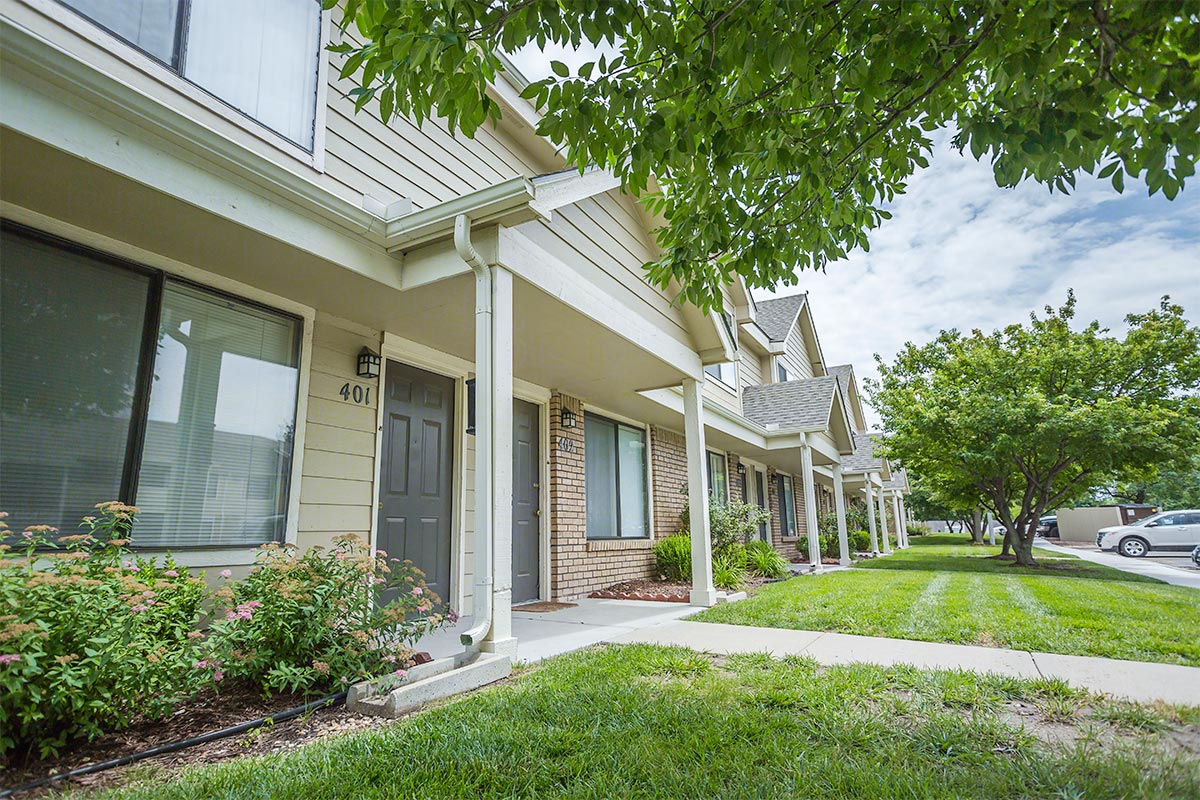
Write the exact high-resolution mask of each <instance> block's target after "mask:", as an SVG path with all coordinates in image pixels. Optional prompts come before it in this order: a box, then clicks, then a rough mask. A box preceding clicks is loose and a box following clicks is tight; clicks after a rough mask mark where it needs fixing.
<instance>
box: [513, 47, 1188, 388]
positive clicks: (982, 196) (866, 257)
mask: <svg viewBox="0 0 1200 800" xmlns="http://www.w3.org/2000/svg"><path fill="white" fill-rule="evenodd" d="M594 57H595V51H593V50H590V49H589V50H586V51H585V50H580V51H576V52H572V51H566V50H563V49H562V48H557V47H554V46H553V45H551V46H549V47H548V48H547V50H546V51H545V52H539V51H537V50H536V49H526V50H525V51H522V52H519V53H517V54H516V55H515V56H514V57H513V61H514V63H515V64H516V66H517V68H518V69H520V70H521V71H522V72H523V73H524V74H525V75H526V76H527V77H529V78H534V79H536V78H540V77H544V76H545V75H548V74H549V72H550V68H549V60H550V59H557V60H560V61H565V62H567V63H568V64H570V65H572V67H574V66H576V65H577V64H579V63H581V62H583V61H586V60H590V59H592V58H594ZM946 138H947V137H945V136H943V137H941V139H942V141H941V142H940V143H939V146H938V147H937V148H936V150H935V153H934V156H933V158H932V159H930V166H929V168H928V169H926V170H923V171H922V172H920V173H918V174H916V175H915V176H914V177H913V179H912V180H911V182H910V184H909V187H908V191H907V193H906V194H904V195H902V196H900V197H899V198H898V199H897V201H896V202H895V203H894V204H892V205H891V206H889V209H890V210H891V211H892V214H893V216H892V219H891V220H888V221H885V222H884V224H883V227H881V228H879V229H878V230H876V231H874V232H873V233H872V234H871V252H870V253H863V252H861V251H857V252H854V253H851V254H850V256H849V258H847V259H846V260H845V261H841V262H838V263H835V264H831V265H830V266H829V268H828V269H827V270H826V272H824V273H812V272H810V273H805V274H802V275H801V276H800V282H799V284H797V285H796V286H780V287H778V288H777V289H776V292H775V294H780V295H784V294H793V293H795V292H799V291H807V292H808V293H809V299H810V301H811V303H812V308H813V317H814V319H815V320H816V324H817V332H818V335H819V336H820V338H821V347H822V350H823V351H824V353H825V358H826V359H827V360H828V361H829V363H830V364H842V363H847V362H849V363H851V364H853V365H854V367H855V371H856V372H857V374H858V376H859V380H860V381H861V380H862V379H864V378H869V377H874V376H875V374H876V372H875V359H874V356H875V354H876V353H878V354H880V355H881V356H882V357H883V358H884V359H885V360H889V359H890V358H891V357H892V356H893V355H894V354H895V353H896V352H897V351H898V350H899V349H900V348H901V347H902V346H903V345H904V343H905V342H907V341H913V342H918V343H921V342H925V341H928V340H929V339H932V338H933V337H934V336H936V335H937V333H938V331H940V330H942V329H945V328H958V329H960V330H964V331H966V330H971V329H973V328H981V329H983V330H992V329H994V328H998V327H1003V326H1004V325H1008V324H1010V323H1013V322H1024V321H1025V320H1026V319H1028V315H1029V312H1030V311H1033V310H1035V309H1036V310H1039V311H1040V310H1041V308H1042V307H1043V306H1045V305H1047V304H1050V305H1055V306H1058V305H1061V304H1062V301H1063V300H1064V299H1066V296H1067V290H1068V289H1070V288H1073V289H1074V290H1075V295H1076V298H1077V299H1078V306H1077V317H1076V319H1078V320H1083V321H1090V320H1093V319H1097V320H1100V322H1101V323H1102V324H1104V325H1106V326H1109V327H1111V328H1113V329H1114V330H1117V331H1119V330H1121V329H1122V328H1123V319H1124V317H1125V315H1126V314H1128V313H1130V312H1134V311H1147V310H1149V309H1150V308H1152V307H1154V306H1155V305H1157V303H1158V300H1159V298H1160V297H1162V295H1164V294H1169V295H1171V298H1172V299H1173V300H1174V301H1175V302H1177V303H1179V304H1181V305H1182V306H1183V307H1184V309H1186V311H1187V312H1188V317H1189V318H1190V319H1191V320H1192V321H1193V322H1194V323H1197V324H1200V181H1198V180H1193V182H1192V183H1191V184H1190V185H1189V186H1188V187H1187V188H1185V189H1184V191H1183V192H1181V193H1180V194H1179V196H1178V197H1176V199H1175V200H1174V201H1168V200H1166V199H1165V198H1164V197H1163V196H1162V194H1161V193H1160V194H1158V195H1156V196H1155V197H1148V196H1147V195H1146V190H1145V187H1144V186H1142V185H1141V184H1139V183H1135V182H1133V181H1128V182H1127V183H1126V186H1125V193H1124V194H1117V193H1116V191H1114V190H1113V188H1112V186H1111V184H1109V183H1108V182H1107V181H1096V180H1093V179H1090V178H1087V177H1084V178H1081V179H1080V180H1079V182H1078V186H1077V188H1076V190H1075V191H1074V192H1073V193H1072V194H1070V195H1063V194H1057V193H1056V194H1050V193H1048V192H1047V191H1046V189H1045V188H1044V187H1041V186H1038V185H1036V184H1032V183H1030V184H1025V185H1022V186H1020V187H1018V188H1016V189H1011V190H1010V189H1001V188H999V187H997V186H996V183H995V180H994V179H993V177H992V171H991V167H990V166H989V165H988V163H987V162H983V163H980V162H977V161H975V160H974V159H972V158H971V157H970V156H969V155H968V156H961V155H959V154H958V152H957V151H955V150H954V149H953V148H951V147H949V146H948V145H947V144H945V139H946ZM771 294H772V293H770V292H762V293H756V296H761V297H769V296H771Z"/></svg>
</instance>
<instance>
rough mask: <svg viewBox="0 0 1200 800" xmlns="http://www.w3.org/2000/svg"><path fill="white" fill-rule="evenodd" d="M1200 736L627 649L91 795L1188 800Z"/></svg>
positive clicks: (922, 682)
mask: <svg viewBox="0 0 1200 800" xmlns="http://www.w3.org/2000/svg"><path fill="white" fill-rule="evenodd" d="M1198 722H1200V710H1195V709H1178V708H1169V707H1165V706H1164V707H1156V708H1149V707H1144V706H1132V705H1122V706H1113V705H1111V704H1108V703H1106V702H1105V701H1103V700H1100V699H1098V698H1092V697H1088V696H1085V695H1083V694H1082V693H1080V692H1078V691H1077V690H1073V689H1070V688H1068V687H1066V686H1065V685H1064V684H1061V683H1058V682H1053V681H1021V680H1016V679H1009V678H1001V677H997V676H983V675H977V674H970V673H963V672H931V671H920V670H916V669H913V668H907V667H901V668H891V669H883V668H879V667H872V666H866V665H850V666H844V667H833V668H820V667H818V666H817V665H816V663H815V662H813V661H811V660H806V659H799V658H789V659H785V660H783V661H776V660H774V659H772V658H770V657H769V656H767V655H765V654H758V655H743V656H735V657H731V658H728V659H723V660H719V659H715V658H714V657H711V656H708V655H703V654H699V653H696V652H693V651H690V650H685V649H679V648H660V647H653V646H650V645H628V646H624V647H603V648H598V649H593V650H590V651H585V652H581V653H574V654H571V655H567V656H562V657H559V658H556V659H553V660H551V661H549V662H546V663H544V664H542V665H541V666H539V667H537V668H534V669H529V670H525V671H523V672H521V673H520V674H519V675H517V676H516V677H515V678H514V679H513V680H511V681H509V682H507V683H506V684H504V685H501V686H499V687H496V688H492V689H486V690H483V691H481V692H477V693H474V694H472V695H469V696H466V697H463V698H460V699H458V700H456V701H453V702H450V703H448V704H446V705H443V706H440V707H436V708H433V709H431V710H428V711H426V712H423V713H420V714H417V715H415V716H412V717H409V718H407V719H405V720H401V721H398V722H396V723H392V724H386V725H384V726H382V727H380V728H378V729H375V730H372V731H368V732H363V733H357V734H350V735H344V736H338V737H333V738H330V739H328V740H324V741H320V742H317V743H315V744H312V745H308V746H305V747H302V748H300V749H298V750H295V751H292V752H290V753H286V754H281V755H274V756H266V757H257V758H245V759H240V760H236V761H231V762H227V763H225V764H220V765H215V766H209V767H201V768H193V769H189V770H186V771H184V772H183V773H181V774H178V775H175V776H173V777H172V776H167V775H153V776H146V777H145V778H144V782H143V783H142V784H140V785H135V786H130V787H127V788H126V789H124V790H119V791H115V792H110V793H105V794H103V795H102V797H104V798H108V799H109V800H118V799H119V800H169V799H170V798H180V799H184V798H213V797H219V798H230V799H231V800H232V799H240V798H287V799H288V800H291V798H330V799H332V798H363V799H364V800H371V799H373V798H411V797H430V798H467V797H472V798H509V797H519V798H526V797H530V798H532V797H554V798H631V797H637V798H714V797H747V798H750V797H753V798H795V797H808V798H841V799H843V800H844V799H845V798H861V799H862V800H870V799H871V798H895V797H921V798H964V797H970V798H1012V797H1059V798H1074V797H1139V798H1167V797H1200V765H1198V762H1197V759H1196V756H1195V754H1194V752H1190V751H1189V750H1188V745H1184V744H1180V742H1184V741H1194V740H1195V739H1197V737H1200V724H1197V723H1198ZM1050 729H1053V735H1052V736H1051V735H1047V734H1046V731H1047V730H1050Z"/></svg>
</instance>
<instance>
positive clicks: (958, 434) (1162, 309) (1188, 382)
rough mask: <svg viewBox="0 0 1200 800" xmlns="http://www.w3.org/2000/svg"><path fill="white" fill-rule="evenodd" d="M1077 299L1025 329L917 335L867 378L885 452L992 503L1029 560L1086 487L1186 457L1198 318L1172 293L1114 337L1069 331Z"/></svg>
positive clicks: (951, 495) (952, 502)
mask: <svg viewBox="0 0 1200 800" xmlns="http://www.w3.org/2000/svg"><path fill="white" fill-rule="evenodd" d="M1074 316H1075V298H1074V295H1073V294H1072V295H1069V296H1068V299H1067V302H1066V303H1065V304H1064V305H1063V306H1062V308H1060V309H1057V310H1056V309H1053V308H1050V307H1047V308H1046V310H1045V314H1044V315H1043V316H1040V317H1039V316H1038V315H1036V314H1031V315H1030V321H1029V323H1028V324H1027V325H1011V326H1009V327H1007V328H1005V329H1003V330H999V331H993V332H991V333H983V332H981V331H978V330H977V331H973V332H972V333H971V334H969V335H964V334H962V333H960V332H958V331H954V330H951V331H943V332H942V333H941V334H940V335H939V336H938V337H937V338H936V339H935V340H934V341H932V342H930V343H928V344H925V345H920V346H918V345H914V344H912V343H909V344H907V345H906V346H905V348H904V349H903V350H901V352H900V353H899V354H898V355H897V356H896V359H895V361H894V362H893V363H891V364H885V363H883V362H882V361H880V368H879V372H880V378H879V380H878V381H873V382H869V383H868V391H869V392H870V395H871V398H872V402H873V404H874V406H875V408H876V410H877V411H878V412H879V416H880V418H881V420H882V422H883V427H884V429H885V432H886V433H885V437H884V449H885V451H886V452H887V454H888V456H889V457H890V458H895V459H899V460H901V461H903V462H904V464H905V466H907V467H908V468H909V469H910V470H912V471H913V472H914V473H916V474H919V475H921V476H922V478H923V479H924V480H927V481H929V482H931V484H932V485H934V486H936V487H937V496H938V497H939V498H940V499H941V500H942V501H943V502H944V503H945V504H947V505H949V506H951V507H965V508H972V507H976V506H979V505H982V506H984V507H985V508H988V509H990V510H991V511H992V512H993V513H994V514H995V515H996V518H997V519H998V520H999V521H1000V522H1002V523H1004V525H1005V527H1006V528H1008V530H1009V531H1010V532H1012V533H1013V534H1015V536H1016V542H1015V550H1016V553H1017V560H1018V562H1019V563H1022V564H1032V563H1033V558H1032V550H1031V546H1032V544H1033V536H1034V528H1035V525H1036V523H1037V519H1038V517H1040V516H1041V515H1042V514H1043V513H1045V512H1046V511H1047V510H1051V509H1054V508H1056V507H1057V505H1056V504H1058V503H1060V502H1062V501H1064V500H1066V499H1068V498H1072V497H1075V496H1077V495H1078V494H1079V493H1080V491H1081V490H1083V489H1086V488H1088V487H1090V486H1095V485H1100V484H1102V483H1105V482H1108V481H1117V480H1121V479H1122V478H1124V477H1126V476H1129V475H1137V474H1144V473H1145V472H1146V471H1147V470H1149V469H1152V468H1158V469H1173V468H1177V467H1186V466H1187V465H1190V463H1191V458H1192V454H1193V453H1195V452H1196V449H1197V447H1198V446H1200V397H1198V396H1197V391H1198V390H1200V328H1196V327H1193V326H1191V325H1189V323H1188V322H1187V320H1186V319H1185V318H1184V316H1183V309H1182V308H1181V307H1179V306H1178V305H1173V304H1172V303H1170V301H1169V300H1168V299H1167V298H1164V299H1163V301H1162V303H1161V304H1160V305H1159V307H1158V308H1156V309H1153V310H1151V311H1149V312H1146V313H1144V314H1131V315H1129V316H1128V317H1126V322H1127V323H1128V326H1129V330H1128V332H1127V334H1126V335H1125V336H1124V337H1123V338H1118V337H1116V336H1113V335H1111V333H1110V332H1109V331H1108V330H1107V329H1104V328H1101V327H1100V325H1099V324H1098V323H1096V322H1092V323H1090V324H1089V325H1087V326H1085V327H1082V328H1075V327H1072V321H1073V319H1074Z"/></svg>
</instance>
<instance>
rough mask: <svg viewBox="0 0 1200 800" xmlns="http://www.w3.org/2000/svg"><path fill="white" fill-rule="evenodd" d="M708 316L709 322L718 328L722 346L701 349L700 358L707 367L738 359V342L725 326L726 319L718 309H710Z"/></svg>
mask: <svg viewBox="0 0 1200 800" xmlns="http://www.w3.org/2000/svg"><path fill="white" fill-rule="evenodd" d="M707 316H708V322H709V323H710V324H711V325H712V326H713V327H714V328H716V330H717V337H718V338H719V340H720V342H721V346H720V347H713V348H711V349H707V350H702V351H700V360H701V361H702V362H703V363H704V366H706V367H709V366H712V365H713V364H726V363H729V362H730V361H737V358H738V351H737V342H735V341H734V340H733V335H732V333H731V331H730V330H729V329H728V328H726V327H725V320H724V319H722V318H721V314H720V313H719V312H717V311H709V312H708V314H707Z"/></svg>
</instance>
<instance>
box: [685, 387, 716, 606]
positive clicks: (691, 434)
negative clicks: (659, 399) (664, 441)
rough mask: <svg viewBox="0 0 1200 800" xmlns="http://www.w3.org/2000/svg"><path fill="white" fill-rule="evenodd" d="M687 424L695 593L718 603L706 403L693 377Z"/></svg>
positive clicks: (703, 601)
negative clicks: (710, 527)
mask: <svg viewBox="0 0 1200 800" xmlns="http://www.w3.org/2000/svg"><path fill="white" fill-rule="evenodd" d="M683 427H684V434H685V440H686V444H687V468H688V515H689V517H690V519H691V523H692V524H691V528H692V530H691V536H692V593H691V601H692V605H694V606H704V607H706V608H707V607H709V606H714V605H716V603H717V590H716V589H715V588H714V587H713V574H712V540H711V539H710V538H709V532H708V475H707V473H706V469H705V463H704V459H705V455H704V453H705V450H704V404H703V400H702V399H701V394H700V383H699V382H698V381H696V380H695V379H693V378H686V379H685V380H684V381H683Z"/></svg>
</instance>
